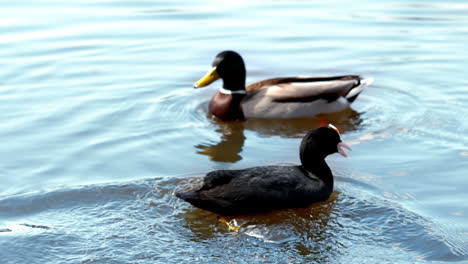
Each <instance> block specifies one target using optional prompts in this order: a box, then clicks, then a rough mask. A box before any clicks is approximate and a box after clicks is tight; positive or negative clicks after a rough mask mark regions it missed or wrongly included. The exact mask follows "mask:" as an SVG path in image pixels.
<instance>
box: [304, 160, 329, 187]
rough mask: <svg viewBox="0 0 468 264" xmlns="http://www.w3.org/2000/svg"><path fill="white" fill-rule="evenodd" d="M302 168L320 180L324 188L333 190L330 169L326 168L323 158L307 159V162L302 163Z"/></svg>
mask: <svg viewBox="0 0 468 264" xmlns="http://www.w3.org/2000/svg"><path fill="white" fill-rule="evenodd" d="M302 167H303V168H304V169H305V170H307V171H308V172H311V173H312V174H314V175H315V176H317V177H318V178H320V180H322V181H323V183H324V184H325V186H327V187H328V188H330V190H333V183H334V181H333V174H332V172H331V170H330V167H328V165H327V163H326V162H325V159H324V158H322V157H316V158H309V159H307V161H305V162H302Z"/></svg>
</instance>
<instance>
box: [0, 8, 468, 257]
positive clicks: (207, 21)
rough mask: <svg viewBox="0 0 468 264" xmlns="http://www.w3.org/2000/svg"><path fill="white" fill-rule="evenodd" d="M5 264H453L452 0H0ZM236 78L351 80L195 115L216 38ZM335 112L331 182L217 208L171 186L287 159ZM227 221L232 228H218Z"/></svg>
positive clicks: (460, 104) (458, 233)
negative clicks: (308, 97) (309, 198)
mask: <svg viewBox="0 0 468 264" xmlns="http://www.w3.org/2000/svg"><path fill="white" fill-rule="evenodd" d="M0 14H1V17H2V23H0V58H1V60H0V65H1V67H0V141H1V142H2V143H1V144H0V157H1V162H0V179H1V181H0V259H1V262H2V263H255V262H257V263H433V262H436V263H438V262H442V263H446V262H455V263H466V262H468V203H467V201H468V192H467V190H468V178H467V177H468V170H467V168H468V107H467V106H468V103H467V102H468V78H467V75H466V73H467V68H468V4H466V3H464V2H463V1H441V0H440V1H403V0H402V1H398V0H390V1H385V2H382V1H353V2H352V3H351V2H350V1H340V0H336V1H335V0H332V1H325V2H324V1H272V2H268V3H266V2H265V1H259V0H250V1H233V2H232V3H227V2H220V1H208V0H206V1H203V0H201V1H192V2H191V3H187V2H186V1H178V0H176V1H158V0H154V1H126V0H123V1H119V0H105V1H104V0H102V1H88V0H78V1H62V2H57V1H50V0H41V1H29V0H25V1H2V2H0ZM225 49H233V50H237V51H239V52H240V53H241V54H242V55H243V56H244V59H245V61H246V64H247V70H248V77H247V78H248V79H247V81H248V82H253V81H256V80H260V79H264V78H269V77H279V76H291V75H341V74H361V75H363V76H365V77H372V78H374V79H375V83H374V84H373V85H372V86H370V87H368V88H366V90H365V91H364V92H363V93H362V94H361V95H360V96H359V98H358V99H357V100H356V102H355V103H354V104H353V107H352V109H349V110H346V111H344V112H341V113H337V114H332V115H323V116H319V117H315V118H308V119H298V120H255V119H254V120H249V121H247V122H220V121H216V120H211V119H209V118H208V117H207V110H206V106H207V102H208V100H209V98H210V97H211V96H212V94H213V93H214V92H215V91H216V89H217V87H219V85H220V83H215V84H214V85H212V86H211V87H209V88H206V89H200V90H194V89H192V88H191V87H192V84H193V82H194V81H196V80H197V79H198V78H199V77H201V76H202V75H203V74H204V73H205V72H206V70H207V69H208V67H209V66H210V64H211V60H212V59H213V57H214V56H215V55H216V53H218V52H219V51H221V50H225ZM328 122H332V123H334V124H335V125H337V126H338V127H339V128H340V129H341V130H343V131H344V133H343V138H344V140H345V141H348V142H349V143H350V144H352V147H353V149H354V151H353V152H352V153H351V155H350V158H349V159H344V158H341V157H338V156H330V157H329V158H328V159H327V162H328V164H329V165H330V167H331V168H332V170H333V172H334V174H335V182H336V183H335V192H334V193H333V195H332V197H330V199H329V200H328V201H326V202H323V203H319V204H314V205H311V206H310V207H308V208H301V209H290V210H279V211H274V212H271V213H266V214H261V215H253V216H239V217H229V218H219V217H218V216H217V215H215V214H212V213H209V212H206V211H203V210H200V209H196V208H194V207H192V206H191V205H189V204H187V203H185V202H183V201H181V200H179V199H177V198H176V197H175V196H174V193H175V192H177V191H181V190H186V189H189V188H192V187H194V186H197V185H199V184H200V183H201V179H202V176H203V175H204V174H205V173H207V172H208V171H211V170H215V169H234V168H236V169H237V168H245V167H250V166H255V165H269V164H282V163H298V162H299V157H298V146H299V143H300V140H301V137H302V136H303V135H304V134H305V133H306V132H307V131H308V130H310V129H313V128H315V127H317V126H319V125H320V124H323V123H328ZM226 223H228V224H226Z"/></svg>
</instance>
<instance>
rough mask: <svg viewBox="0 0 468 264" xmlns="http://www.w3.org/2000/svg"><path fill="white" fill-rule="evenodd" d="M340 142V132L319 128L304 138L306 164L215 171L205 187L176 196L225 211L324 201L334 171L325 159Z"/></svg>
mask: <svg viewBox="0 0 468 264" xmlns="http://www.w3.org/2000/svg"><path fill="white" fill-rule="evenodd" d="M340 142H341V139H340V137H339V134H337V132H335V131H333V130H332V129H330V128H319V129H316V130H313V131H311V132H309V133H308V134H307V135H306V136H305V137H304V139H303V140H302V143H301V147H300V154H301V155H300V158H301V163H302V165H298V166H261V167H253V168H248V169H243V170H218V171H212V172H210V173H208V174H207V175H206V176H205V178H204V181H203V185H202V186H201V188H199V189H197V190H192V191H187V192H182V193H177V194H176V196H177V197H179V198H181V199H183V200H185V201H187V202H189V203H191V204H192V205H194V206H196V207H199V208H202V209H206V210H209V211H212V212H215V213H218V214H223V215H233V214H247V213H256V212H264V211H268V210H271V209H280V208H291V207H304V206H307V205H309V204H310V203H314V202H318V201H324V200H326V199H327V198H328V197H329V196H330V194H331V193H332V191H333V175H332V173H331V170H330V168H329V167H328V165H327V164H326V162H325V160H324V159H325V157H326V156H327V155H329V154H331V153H335V152H337V144H338V143H340Z"/></svg>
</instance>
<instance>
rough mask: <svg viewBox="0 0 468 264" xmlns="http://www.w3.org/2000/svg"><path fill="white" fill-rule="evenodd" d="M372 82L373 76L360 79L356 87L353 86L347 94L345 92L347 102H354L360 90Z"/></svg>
mask: <svg viewBox="0 0 468 264" xmlns="http://www.w3.org/2000/svg"><path fill="white" fill-rule="evenodd" d="M373 82H374V79H373V78H367V79H360V80H359V84H358V85H357V86H356V87H353V88H352V89H351V90H350V91H349V92H348V93H347V94H346V100H348V102H349V103H352V102H354V100H356V98H357V97H358V95H359V94H360V93H361V92H362V90H363V89H364V87H366V86H368V85H371V84H372V83H373Z"/></svg>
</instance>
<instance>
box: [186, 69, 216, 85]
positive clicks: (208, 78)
mask: <svg viewBox="0 0 468 264" xmlns="http://www.w3.org/2000/svg"><path fill="white" fill-rule="evenodd" d="M219 78H221V77H220V76H219V75H218V73H217V72H216V66H215V67H213V68H211V69H210V70H209V71H208V72H207V73H206V74H205V76H203V78H201V79H200V80H198V81H197V82H196V83H195V84H194V85H193V88H199V87H205V86H207V85H210V84H211V83H212V82H214V81H216V80H218V79H219Z"/></svg>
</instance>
